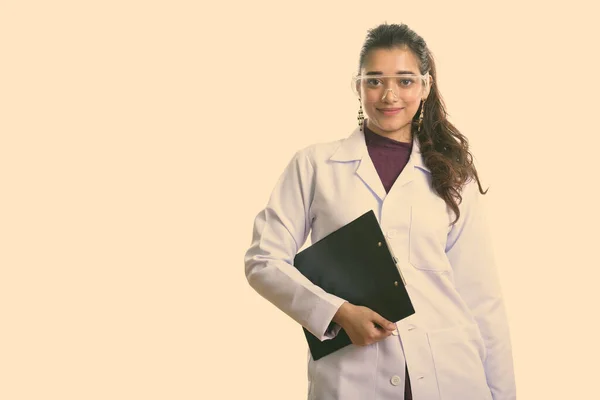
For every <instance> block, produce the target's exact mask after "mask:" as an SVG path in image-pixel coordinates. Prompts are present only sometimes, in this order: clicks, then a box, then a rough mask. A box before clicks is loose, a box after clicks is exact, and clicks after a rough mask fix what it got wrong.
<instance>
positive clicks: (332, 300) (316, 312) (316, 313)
mask: <svg viewBox="0 0 600 400" xmlns="http://www.w3.org/2000/svg"><path fill="white" fill-rule="evenodd" d="M345 301H346V300H344V299H341V298H339V297H337V296H334V295H332V294H329V293H327V294H326V295H325V296H324V297H323V298H322V301H321V302H319V304H318V305H317V306H316V307H315V308H313V310H312V312H311V314H310V317H309V319H308V326H307V327H306V329H308V331H310V333H312V334H313V335H315V336H316V337H317V338H318V339H319V340H320V341H324V340H328V339H333V338H334V337H336V336H337V334H338V333H339V332H340V330H341V326H339V325H338V324H336V323H334V322H333V321H332V320H333V317H334V316H335V313H336V312H337V311H338V309H339V308H340V307H341V306H342V304H344V302H345Z"/></svg>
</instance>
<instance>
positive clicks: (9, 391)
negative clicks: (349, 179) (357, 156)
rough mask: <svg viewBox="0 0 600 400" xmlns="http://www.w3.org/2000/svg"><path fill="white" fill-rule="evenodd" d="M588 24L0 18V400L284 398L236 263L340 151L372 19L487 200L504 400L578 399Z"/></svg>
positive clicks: (304, 13)
mask: <svg viewBox="0 0 600 400" xmlns="http://www.w3.org/2000/svg"><path fill="white" fill-rule="evenodd" d="M549 3H552V4H549ZM592 3H593V2H582V1H577V0H575V1H569V2H547V1H535V2H527V1H519V2H517V1H504V2H496V3H493V4H492V3H488V2H475V1H473V2H456V1H453V2H445V1H444V2H442V1H431V2H416V1H413V2H398V1H393V2H392V1H390V2H384V1H373V2H356V3H352V2H347V1H344V2H325V1H319V2H306V1H302V2H294V3H291V2H271V3H267V2H261V1H255V2H242V1H238V2H228V1H220V2H197V1H174V0H171V1H130V0H127V1H124V0H123V1H86V2H77V1H53V2H41V1H37V2H33V1H3V2H2V3H1V4H0V46H1V47H0V71H1V73H0V135H1V136H0V398H1V399H6V400H21V399H28V400H29V399H35V400H45V399H61V400H71V399H77V400H83V399H94V400H96V399H111V400H113V399H144V400H151V399H182V400H183V399H233V398H249V399H261V400H267V399H277V400H280V399H286V400H300V399H304V398H305V397H306V389H307V374H306V361H307V353H306V345H305V342H304V337H303V333H302V330H301V328H300V326H298V325H297V324H296V323H295V322H293V321H292V320H291V319H290V318H289V317H287V316H286V315H285V314H283V313H282V312H280V311H279V310H278V309H277V308H275V307H274V306H273V305H271V304H270V303H268V302H267V301H266V300H264V299H263V298H262V297H260V296H259V295H258V294H257V293H256V292H254V291H253V290H252V289H251V288H250V287H249V285H248V284H247V281H246V278H245V276H244V265H243V256H244V253H245V251H246V250H247V248H248V246H249V245H250V239H251V234H252V223H253V221H254V217H255V216H256V214H257V213H258V212H259V211H260V210H261V209H262V208H263V207H264V206H265V205H266V202H267V201H268V198H269V195H270V192H271V190H272V188H273V186H274V185H275V183H276V181H277V179H278V177H279V175H280V174H281V173H282V171H283V168H284V167H285V165H286V164H287V162H288V161H289V160H290V158H291V157H292V155H293V154H294V152H295V151H296V150H298V149H300V148H302V147H304V146H307V145H309V144H312V143H315V142H326V141H331V140H337V139H340V138H343V137H346V136H348V135H349V134H350V133H351V131H352V130H353V129H354V127H355V124H356V113H357V110H358V101H357V99H356V98H355V97H354V96H353V94H352V91H351V89H350V78H351V76H352V73H353V72H354V71H355V69H356V66H357V62H358V54H359V51H360V47H361V45H362V42H363V40H364V38H365V36H366V33H367V30H368V29H370V28H373V27H375V26H376V25H377V24H380V23H383V22H386V21H387V22H390V23H402V22H404V23H407V24H408V25H409V26H410V27H411V28H413V29H414V30H416V31H417V32H418V33H419V34H420V35H422V36H423V37H424V38H425V40H426V41H427V43H428V45H429V47H430V49H431V50H432V52H433V54H434V57H435V60H436V62H437V68H438V85H439V87H440V90H441V92H442V95H443V96H444V99H445V101H446V105H447V108H448V112H449V114H450V119H451V121H452V122H453V123H454V124H455V125H456V126H457V127H458V128H459V130H460V131H461V132H462V133H464V134H465V135H466V136H467V137H468V138H469V140H470V143H471V149H472V151H473V153H474V155H475V159H476V163H477V166H478V168H479V172H480V175H481V179H482V183H483V185H484V186H485V187H489V188H490V190H489V193H488V195H487V196H486V202H487V206H488V210H489V219H490V223H491V228H492V235H493V240H494V248H495V252H496V255H497V261H498V266H499V267H500V277H501V284H502V287H503V289H504V293H505V298H506V304H507V310H508V315H509V319H510V325H511V335H512V339H513V345H514V359H515V371H516V377H517V387H518V393H519V399H522V400H526V399H564V398H584V399H591V398H597V397H595V396H597V370H598V368H597V365H596V363H597V360H598V356H599V345H598V337H599V336H600V330H599V329H598V326H597V325H598V324H597V319H598V311H597V310H598V308H597V306H598V304H599V300H600V297H599V295H598V292H599V290H598V285H599V278H600V273H599V268H600V262H599V260H598V247H599V243H598V238H599V235H598V227H599V223H600V218H599V213H598V204H599V196H598V174H597V172H598V168H597V159H598V146H599V145H600V140H599V139H598V136H599V135H600V130H599V128H598V123H597V119H598V111H597V105H598V100H597V99H598V89H599V86H598V78H597V71H598V67H599V66H600V65H599V63H598V58H597V43H596V42H597V38H598V37H599V36H600V32H599V30H598V24H597V21H596V18H595V16H597V15H598V14H597V10H596V11H595V10H593V9H592V7H591V4H592Z"/></svg>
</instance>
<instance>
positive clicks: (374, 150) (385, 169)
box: [363, 123, 413, 193]
mask: <svg viewBox="0 0 600 400" xmlns="http://www.w3.org/2000/svg"><path fill="white" fill-rule="evenodd" d="M363 127H364V132H365V141H366V143H367V149H368V150H369V155H370V156H371V159H372V160H373V164H374V165H375V169H376V170H377V173H378V174H379V177H380V178H381V182H382V183H383V187H384V188H385V192H386V193H388V192H389V191H390V189H391V188H392V185H393V184H394V182H395V181H396V179H397V178H398V176H399V175H400V172H402V170H403V169H404V167H405V166H406V163H407V162H408V159H409V157H410V153H411V151H412V145H413V144H412V141H411V142H410V143H405V142H399V141H397V140H394V139H390V138H388V137H385V136H381V135H378V134H377V133H375V132H373V131H371V130H370V129H369V128H367V124H366V123H365V124H364V125H363Z"/></svg>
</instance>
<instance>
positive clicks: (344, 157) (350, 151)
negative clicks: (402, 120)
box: [330, 127, 431, 172]
mask: <svg viewBox="0 0 600 400" xmlns="http://www.w3.org/2000/svg"><path fill="white" fill-rule="evenodd" d="M413 136H414V138H413V146H412V152H411V154H410V159H409V164H412V165H413V166H414V167H417V168H420V169H422V170H425V171H427V172H431V171H430V170H429V168H428V167H427V166H426V165H425V162H424V161H423V156H422V154H421V149H420V145H419V140H418V138H417V136H416V135H413ZM368 154H369V153H368V150H367V144H366V142H365V134H364V132H362V131H361V130H360V128H359V127H356V128H355V129H354V131H353V132H352V134H351V135H350V136H348V137H347V138H345V139H344V140H342V142H341V144H340V146H339V147H338V148H337V150H336V151H335V152H334V153H333V155H332V156H331V157H330V160H331V161H341V162H344V161H358V160H362V159H363V157H364V156H365V155H368Z"/></svg>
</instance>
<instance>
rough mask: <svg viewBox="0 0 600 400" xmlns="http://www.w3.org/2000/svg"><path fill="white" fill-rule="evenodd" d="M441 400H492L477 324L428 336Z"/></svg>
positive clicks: (483, 350) (440, 331)
mask: <svg viewBox="0 0 600 400" xmlns="http://www.w3.org/2000/svg"><path fill="white" fill-rule="evenodd" d="M427 336H428V339H429V346H430V348H431V354H432V356H433V362H434V365H435V373H436V376H437V381H438V387H439V391H440V398H441V400H456V399H478V400H491V399H492V395H491V392H490V389H489V387H488V385H487V381H486V376H485V369H484V361H485V358H486V349H485V344H484V343H483V339H482V337H481V333H480V332H479V328H478V326H477V325H476V324H469V325H464V326H457V327H452V328H450V329H443V330H438V331H432V332H428V333H427Z"/></svg>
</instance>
